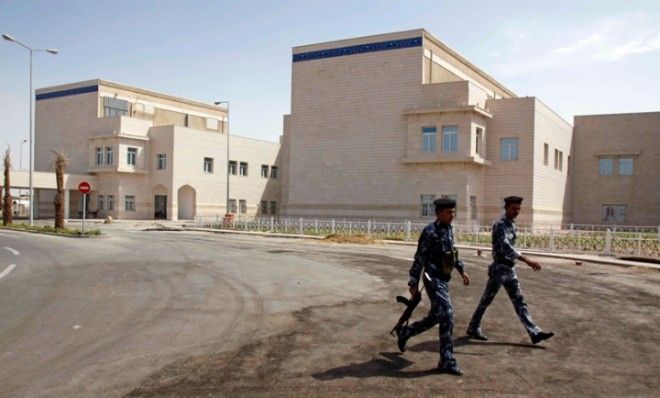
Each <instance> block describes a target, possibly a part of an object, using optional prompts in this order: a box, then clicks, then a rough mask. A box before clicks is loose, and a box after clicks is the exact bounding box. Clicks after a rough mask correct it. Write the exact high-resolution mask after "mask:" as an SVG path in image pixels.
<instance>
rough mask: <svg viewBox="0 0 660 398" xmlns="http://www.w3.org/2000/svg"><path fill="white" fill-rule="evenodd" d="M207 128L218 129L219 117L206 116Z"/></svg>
mask: <svg viewBox="0 0 660 398" xmlns="http://www.w3.org/2000/svg"><path fill="white" fill-rule="evenodd" d="M206 128H207V129H209V130H217V129H218V119H211V118H206Z"/></svg>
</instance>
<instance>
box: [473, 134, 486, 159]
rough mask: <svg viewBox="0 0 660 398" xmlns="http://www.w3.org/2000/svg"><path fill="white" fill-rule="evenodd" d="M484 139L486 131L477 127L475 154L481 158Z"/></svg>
mask: <svg viewBox="0 0 660 398" xmlns="http://www.w3.org/2000/svg"><path fill="white" fill-rule="evenodd" d="M483 139H484V130H483V129H481V128H479V127H477V137H476V140H475V142H474V152H475V153H476V154H477V155H479V156H481V142H482V141H483Z"/></svg>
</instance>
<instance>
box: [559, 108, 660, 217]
mask: <svg viewBox="0 0 660 398" xmlns="http://www.w3.org/2000/svg"><path fill="white" fill-rule="evenodd" d="M573 149H574V153H575V156H574V157H573V158H574V159H573V163H572V165H571V167H573V169H574V170H575V172H574V173H573V210H574V217H573V219H574V221H575V222H576V223H582V224H601V223H604V224H619V225H622V224H623V225H653V226H658V225H660V178H659V177H660V176H659V175H658V174H659V173H658V171H659V170H660V167H658V164H660V112H649V113H627V114H615V115H590V116H576V117H575V131H574V137H573Z"/></svg>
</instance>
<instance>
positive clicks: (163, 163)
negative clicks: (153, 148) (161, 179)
mask: <svg viewBox="0 0 660 398" xmlns="http://www.w3.org/2000/svg"><path fill="white" fill-rule="evenodd" d="M156 168H157V169H158V170H165V169H166V168H167V154H165V153H159V154H158V164H157V165H156Z"/></svg>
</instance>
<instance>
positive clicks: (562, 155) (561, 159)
mask: <svg viewBox="0 0 660 398" xmlns="http://www.w3.org/2000/svg"><path fill="white" fill-rule="evenodd" d="M562 170H564V152H562V151H559V171H562Z"/></svg>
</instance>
